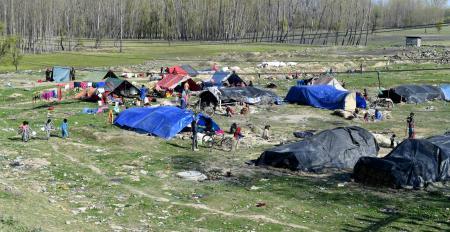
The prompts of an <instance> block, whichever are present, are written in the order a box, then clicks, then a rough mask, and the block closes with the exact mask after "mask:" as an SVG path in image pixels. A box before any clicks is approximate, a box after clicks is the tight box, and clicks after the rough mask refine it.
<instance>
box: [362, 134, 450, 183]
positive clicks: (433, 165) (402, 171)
mask: <svg viewBox="0 0 450 232" xmlns="http://www.w3.org/2000/svg"><path fill="white" fill-rule="evenodd" d="M353 177H354V179H355V181H357V182H360V183H364V184H368V185H376V186H388V187H393V188H399V187H406V186H412V187H422V186H424V185H426V184H427V183H430V182H436V181H443V180H449V179H450V134H445V135H440V136H434V137H430V138H427V139H408V140H405V141H403V142H402V143H401V144H400V145H398V146H397V147H396V148H395V149H394V150H393V151H392V152H391V153H389V154H388V155H387V156H385V157H383V158H374V157H362V158H361V159H360V160H359V161H358V162H357V163H356V165H355V168H354V172H353Z"/></svg>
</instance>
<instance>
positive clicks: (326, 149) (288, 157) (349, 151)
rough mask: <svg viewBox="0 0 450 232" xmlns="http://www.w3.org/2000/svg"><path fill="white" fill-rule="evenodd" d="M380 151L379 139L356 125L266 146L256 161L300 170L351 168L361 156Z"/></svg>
mask: <svg viewBox="0 0 450 232" xmlns="http://www.w3.org/2000/svg"><path fill="white" fill-rule="evenodd" d="M378 151H379V147H378V143H377V141H376V139H375V138H374V137H373V135H372V134H371V133H370V132H368V131H367V130H365V129H363V128H360V127H356V126H352V127H338V128H335V129H331V130H325V131H322V132H320V133H318V134H316V135H313V136H311V137H308V138H306V139H304V140H302V141H300V142H296V143H291V144H286V145H282V146H278V147H274V148H271V149H269V150H266V151H264V152H263V153H262V154H261V156H260V157H259V158H258V159H257V160H256V161H255V165H257V166H273V167H277V168H287V169H290V170H298V171H322V170H324V169H331V168H332V169H349V168H353V166H354V165H355V163H356V162H357V161H358V159H359V158H360V157H363V156H373V157H375V156H376V155H377V154H378Z"/></svg>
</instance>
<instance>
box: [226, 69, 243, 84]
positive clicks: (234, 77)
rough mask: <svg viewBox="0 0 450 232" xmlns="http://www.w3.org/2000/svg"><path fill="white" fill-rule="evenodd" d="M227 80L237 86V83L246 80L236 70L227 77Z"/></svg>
mask: <svg viewBox="0 0 450 232" xmlns="http://www.w3.org/2000/svg"><path fill="white" fill-rule="evenodd" d="M226 81H227V82H228V84H229V85H230V86H237V85H240V84H241V83H244V84H245V82H244V81H243V80H242V79H241V78H240V77H239V76H238V75H237V74H236V73H235V72H233V73H232V74H231V75H230V76H229V77H228V78H227V79H226Z"/></svg>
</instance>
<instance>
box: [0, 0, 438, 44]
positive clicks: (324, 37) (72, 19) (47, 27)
mask: <svg viewBox="0 0 450 232" xmlns="http://www.w3.org/2000/svg"><path fill="white" fill-rule="evenodd" d="M445 4H446V1H445V0H245V1H243V0H95V1H91V0H33V1H30V0H0V21H3V22H4V24H5V25H6V26H5V28H4V30H3V33H4V34H6V35H18V36H20V37H21V38H22V39H23V42H24V43H23V44H21V48H22V49H24V50H26V51H28V52H42V51H51V50H55V49H57V50H71V49H74V48H76V47H77V46H79V45H80V41H79V39H80V38H90V39H95V41H96V43H95V46H96V47H99V46H101V43H102V41H105V40H114V41H116V42H117V44H119V45H120V44H121V41H122V39H161V40H168V41H172V40H224V41H232V40H242V39H246V40H248V41H253V42H256V41H279V42H283V41H284V42H285V41H287V40H289V42H294V43H301V44H336V45H360V44H366V43H367V37H368V36H369V33H371V32H373V31H374V30H376V29H377V28H383V27H402V26H409V25H417V24H428V23H437V22H439V21H441V20H443V18H444V8H445ZM120 47H121V46H120Z"/></svg>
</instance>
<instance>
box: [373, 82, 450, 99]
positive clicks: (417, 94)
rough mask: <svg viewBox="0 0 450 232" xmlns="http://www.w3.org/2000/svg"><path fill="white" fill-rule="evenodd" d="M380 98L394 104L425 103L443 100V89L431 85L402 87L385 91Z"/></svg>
mask: <svg viewBox="0 0 450 232" xmlns="http://www.w3.org/2000/svg"><path fill="white" fill-rule="evenodd" d="M379 97H382V98H390V99H392V101H393V102H394V103H400V102H406V103H423V102H426V101H431V100H441V99H442V98H443V97H442V91H441V89H440V88H439V87H435V86H431V85H400V86H397V87H395V88H391V89H388V90H383V91H382V93H381V94H380V96H379Z"/></svg>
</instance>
